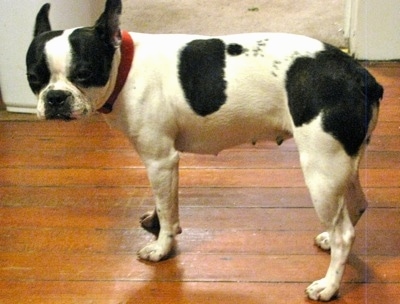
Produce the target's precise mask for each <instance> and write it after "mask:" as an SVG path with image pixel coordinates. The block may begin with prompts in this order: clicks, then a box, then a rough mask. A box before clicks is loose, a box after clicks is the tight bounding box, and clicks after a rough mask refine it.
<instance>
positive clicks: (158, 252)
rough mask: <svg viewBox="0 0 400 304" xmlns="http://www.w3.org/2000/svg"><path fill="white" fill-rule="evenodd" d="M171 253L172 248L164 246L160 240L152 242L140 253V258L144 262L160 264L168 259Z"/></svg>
mask: <svg viewBox="0 0 400 304" xmlns="http://www.w3.org/2000/svg"><path fill="white" fill-rule="evenodd" d="M170 251H171V246H168V245H167V246H166V245H165V244H164V245H163V244H162V243H161V242H160V241H159V240H157V241H154V242H151V243H150V244H148V245H147V246H145V247H144V248H142V249H141V250H140V251H139V252H138V256H139V258H140V259H142V260H146V261H150V262H159V261H161V260H162V259H164V258H166V257H167V256H168V254H169V252H170Z"/></svg>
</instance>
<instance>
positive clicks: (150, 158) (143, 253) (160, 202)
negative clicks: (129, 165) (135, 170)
mask: <svg viewBox="0 0 400 304" xmlns="http://www.w3.org/2000/svg"><path fill="white" fill-rule="evenodd" d="M138 152H139V153H140V151H138ZM140 154H141V157H142V159H143V161H144V163H145V165H146V168H147V173H148V177H149V180H150V184H151V186H152V189H153V193H154V196H155V201H156V209H155V211H154V213H153V214H152V215H150V216H151V217H153V220H154V221H157V218H158V222H159V226H160V231H159V234H158V238H157V240H156V241H154V242H152V243H150V244H148V245H147V246H145V247H144V248H143V249H141V250H140V251H139V253H138V255H139V258H141V259H144V260H148V261H152V262H158V261H160V260H162V259H164V258H166V257H167V256H168V254H169V253H170V252H171V250H172V247H173V245H174V240H175V236H176V235H177V234H179V233H180V232H181V228H180V225H179V210H178V208H179V206H178V179H179V178H178V164H179V154H178V152H177V151H175V150H174V149H172V148H171V149H170V151H167V152H165V153H164V152H161V153H157V151H156V153H140ZM155 224H156V223H155Z"/></svg>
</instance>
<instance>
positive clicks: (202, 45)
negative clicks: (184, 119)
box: [178, 39, 226, 116]
mask: <svg viewBox="0 0 400 304" xmlns="http://www.w3.org/2000/svg"><path fill="white" fill-rule="evenodd" d="M224 68H225V44H224V42H223V41H222V40H220V39H208V40H193V41H191V42H190V43H188V44H187V45H186V46H185V47H184V48H183V49H182V51H181V54H180V60H179V66H178V69H179V80H180V82H181V85H182V88H183V91H184V93H185V97H186V100H187V101H188V103H189V104H190V106H191V108H192V109H193V111H195V112H196V113H197V114H198V115H201V116H207V115H210V114H212V113H214V112H216V111H218V110H219V108H220V107H221V106H222V105H223V104H224V103H225V101H226V94H225V90H226V81H225V73H224Z"/></svg>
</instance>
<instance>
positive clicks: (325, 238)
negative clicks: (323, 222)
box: [315, 232, 331, 250]
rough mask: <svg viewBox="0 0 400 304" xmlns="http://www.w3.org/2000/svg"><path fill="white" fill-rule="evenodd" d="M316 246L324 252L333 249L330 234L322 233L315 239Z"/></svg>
mask: <svg viewBox="0 0 400 304" xmlns="http://www.w3.org/2000/svg"><path fill="white" fill-rule="evenodd" d="M315 244H316V245H317V246H318V247H320V248H321V249H323V250H330V249H331V241H330V238H329V233H328V232H322V233H321V234H319V235H318V236H317V237H316V238H315Z"/></svg>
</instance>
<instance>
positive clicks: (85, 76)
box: [73, 69, 92, 83]
mask: <svg viewBox="0 0 400 304" xmlns="http://www.w3.org/2000/svg"><path fill="white" fill-rule="evenodd" d="M91 77H92V71H91V70H88V69H83V70H79V71H77V72H76V74H75V75H74V77H73V79H74V81H76V82H78V83H85V82H86V81H88V80H89V79H90V78H91Z"/></svg>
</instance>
